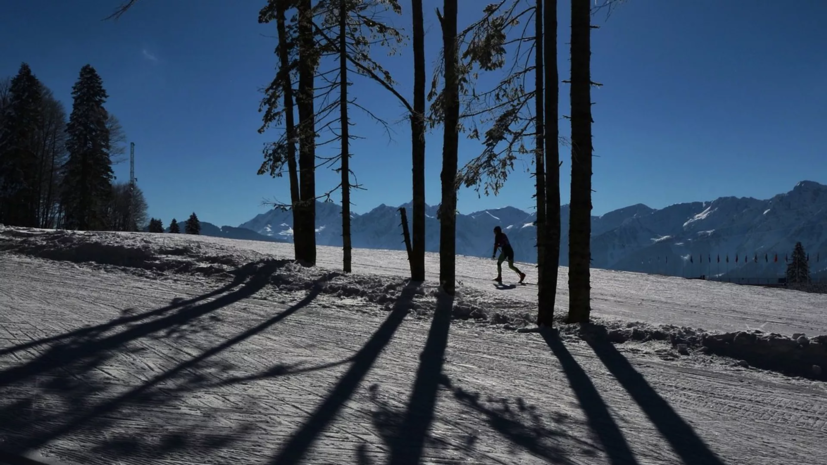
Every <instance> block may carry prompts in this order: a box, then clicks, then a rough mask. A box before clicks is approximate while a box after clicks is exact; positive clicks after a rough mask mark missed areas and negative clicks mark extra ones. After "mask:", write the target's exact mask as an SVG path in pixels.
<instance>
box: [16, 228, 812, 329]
mask: <svg viewBox="0 0 827 465" xmlns="http://www.w3.org/2000/svg"><path fill="white" fill-rule="evenodd" d="M21 237H23V239H21ZM21 240H23V241H27V243H29V245H28V247H29V248H31V249H32V250H34V251H35V252H36V253H40V252H42V250H50V249H53V248H60V247H66V246H67V245H76V244H77V243H83V242H84V241H86V242H89V241H95V242H100V243H105V244H108V245H110V247H111V249H112V251H111V252H107V253H112V254H117V253H118V250H119V248H124V247H130V248H135V249H138V248H153V249H156V250H157V249H161V248H162V249H168V250H175V251H180V250H187V249H193V250H194V252H196V253H197V254H199V255H204V256H207V255H212V256H217V257H218V258H220V259H223V258H224V257H225V256H233V257H234V258H235V261H236V262H238V261H243V262H250V261H255V260H258V259H261V258H262V257H270V258H276V259H286V260H289V259H292V258H293V245H292V244H275V243H268V242H259V241H237V240H229V239H223V238H216V237H206V236H189V235H183V234H131V233H80V234H72V233H62V232H58V233H54V232H51V231H44V230H32V231H31V232H24V231H20V230H15V229H7V230H6V231H5V232H4V231H3V230H2V229H0V246H2V243H3V241H6V242H8V243H14V242H15V241H21ZM317 260H318V265H319V267H322V268H325V269H327V270H341V266H342V250H341V249H340V248H335V247H317ZM516 265H517V266H518V267H519V268H520V269H522V270H523V272H525V273H526V274H528V278H527V280H528V281H529V282H531V283H536V280H537V274H536V273H537V271H536V267H535V266H534V265H532V264H528V263H517V264H516ZM353 271H354V276H364V275H366V274H369V275H380V276H386V277H389V278H390V277H394V278H401V277H405V276H409V273H410V268H409V265H408V260H407V256H406V254H405V252H401V251H388V250H372V249H353ZM426 272H427V275H426V277H427V279H428V281H429V282H431V283H435V282H436V281H437V279H438V276H439V256H438V255H437V254H432V253H428V254H426ZM495 275H496V261H494V260H487V259H482V258H475V257H465V256H458V257H457V280H458V281H459V285H460V288H462V287H465V288H469V289H475V290H478V291H479V292H481V293H483V296H491V300H494V299H496V301H497V302H496V304H494V303H493V302H488V304H489V305H488V307H490V310H491V311H496V310H497V307H506V308H509V309H514V310H519V311H520V312H528V313H530V314H532V315H533V314H535V313H536V302H537V286H536V285H528V286H516V288H514V289H496V288H494V286H493V285H492V283H493V281H492V280H491V279H492V277H493V276H495ZM591 275H592V292H591V296H592V301H591V302H592V309H593V310H592V315H593V316H595V317H598V318H606V319H615V320H618V321H623V322H629V321H641V322H645V323H650V324H655V325H664V324H668V325H676V326H687V327H693V328H702V329H704V330H707V331H721V332H725V331H745V330H756V329H758V330H762V331H764V332H776V333H780V334H784V335H787V336H790V335H792V334H794V333H804V334H807V335H808V336H812V335H820V334H827V295H825V294H808V293H804V292H797V291H789V290H786V289H777V288H765V287H760V286H741V285H736V284H728V283H720V282H713V281H702V280H689V279H684V278H678V277H665V276H657V275H647V274H640V273H627V272H621V271H610V270H601V269H592V270H591ZM517 280H518V277H517V275H516V274H515V273H511V272H510V271H509V270H507V269H506V270H504V272H503V281H504V283H505V284H506V285H508V284H509V283H511V284H516V282H517ZM556 300H557V305H556V306H557V312H558V314H564V313H565V312H566V311H567V307H568V268H566V267H561V268H560V273H559V277H558V282H557V299H556ZM480 304H486V302H485V298H484V297H483V300H481V301H480Z"/></svg>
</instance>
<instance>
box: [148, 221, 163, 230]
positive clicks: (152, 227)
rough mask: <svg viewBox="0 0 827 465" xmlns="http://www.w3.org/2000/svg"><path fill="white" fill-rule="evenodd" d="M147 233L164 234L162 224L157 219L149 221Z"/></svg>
mask: <svg viewBox="0 0 827 465" xmlns="http://www.w3.org/2000/svg"><path fill="white" fill-rule="evenodd" d="M149 232H151V233H162V232H164V223H163V222H162V221H161V220H160V219H158V218H151V219H150V220H149Z"/></svg>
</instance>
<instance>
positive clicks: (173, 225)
mask: <svg viewBox="0 0 827 465" xmlns="http://www.w3.org/2000/svg"><path fill="white" fill-rule="evenodd" d="M169 232H170V234H180V233H181V228H179V227H178V220H176V219H175V218H173V219H172V221H171V222H170V223H169Z"/></svg>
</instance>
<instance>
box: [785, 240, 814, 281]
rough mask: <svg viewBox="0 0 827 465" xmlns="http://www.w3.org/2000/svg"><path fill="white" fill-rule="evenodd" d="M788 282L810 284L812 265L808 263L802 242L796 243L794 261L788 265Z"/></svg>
mask: <svg viewBox="0 0 827 465" xmlns="http://www.w3.org/2000/svg"><path fill="white" fill-rule="evenodd" d="M787 282H788V283H795V284H800V283H809V282H810V264H809V263H808V262H807V254H806V253H805V252H804V246H802V245H801V242H796V243H795V248H794V249H793V257H792V261H791V262H790V263H789V264H787Z"/></svg>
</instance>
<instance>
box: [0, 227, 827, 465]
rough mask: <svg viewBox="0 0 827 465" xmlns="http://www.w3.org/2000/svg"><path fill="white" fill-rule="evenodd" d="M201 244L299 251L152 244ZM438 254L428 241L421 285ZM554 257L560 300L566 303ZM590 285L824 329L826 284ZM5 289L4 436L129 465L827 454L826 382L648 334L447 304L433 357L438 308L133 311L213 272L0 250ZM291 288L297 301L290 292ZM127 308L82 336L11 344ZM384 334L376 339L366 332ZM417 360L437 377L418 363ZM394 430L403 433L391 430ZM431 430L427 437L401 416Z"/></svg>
mask: <svg viewBox="0 0 827 465" xmlns="http://www.w3.org/2000/svg"><path fill="white" fill-rule="evenodd" d="M193 240H195V241H196V242H199V243H200V246H201V248H202V251H204V252H205V253H211V252H210V248H211V247H215V248H216V249H221V250H219V252H216V253H225V252H227V251H233V253H238V254H243V253H244V251H245V250H248V251H253V252H258V253H263V254H267V255H274V256H276V257H278V258H287V257H289V256H290V255H291V252H292V251H291V246H290V245H287V246H281V245H273V244H258V243H250V242H240V241H239V242H236V241H226V240H220V239H215V238H190V237H180V238H171V239H170V238H164V241H165V242H166V241H169V242H172V243H173V245H174V244H175V243H176V242H177V243H180V244H185V243H186V242H187V241H193ZM180 244H179V245H180ZM167 246H172V245H170V244H167ZM339 253H340V251H339V250H338V249H331V248H323V247H320V248H319V262H320V265H321V266H327V267H330V268H332V269H336V268H338V264H339V259H340V257H339ZM404 258H405V257H404V254H399V253H396V252H377V251H372V250H370V251H366V250H354V268H355V269H356V270H357V273H359V272H367V273H376V274H388V275H394V274H402V275H404V273H405V272H406V270H407V261H406V260H405V259H404ZM483 262H485V263H483ZM458 263H459V265H460V267H459V268H458V273H457V274H458V276H459V278H458V279H459V280H460V281H462V283H463V285H464V286H470V287H476V288H479V289H481V290H485V291H486V292H490V293H492V294H491V295H494V294H493V293H505V292H507V293H509V294H508V298H509V299H513V300H515V301H523V302H525V305H526V308H527V310H528V311H532V310H533V306H532V304H531V302H532V300H533V299H534V293H535V292H536V288H535V287H531V286H527V287H525V288H517V289H513V290H505V291H499V290H496V289H494V288H493V286H491V284H490V283H489V282H488V279H490V276H489V275H491V270H495V263H494V262H489V261H485V260H479V259H472V258H460V259H459V260H458ZM437 265H438V261H437V258H436V257H435V256H433V255H429V257H428V271H429V274H430V276H431V279H433V277H434V276H435V271H436V269H437ZM518 266H520V267H521V268H523V269H524V271H527V272H528V273H529V277H530V278H531V277H532V276H533V275H534V272H533V270H532V268H530V267H529V265H525V264H520V265H518ZM561 271H563V273H561V274H563V276H561V278H560V281H559V285H560V287H561V290H562V292H561V294H562V298H560V299H558V301H559V305H560V309H558V311H562V310H563V309H564V308H565V304H566V299H565V291H564V286H565V283H566V281H565V276H564V273H565V271H564V269H561ZM593 279H594V281H593V282H594V284H593V295H594V304H593V308H594V310H593V312H594V314H595V315H598V314H599V315H600V316H611V317H615V318H624V319H625V318H629V319H634V320H642V321H647V322H651V323H670V324H686V325H688V326H695V327H702V328H704V329H722V330H731V329H742V328H743V326H744V325H745V324H752V323H746V322H749V321H754V322H756V325H758V324H764V323H766V330H774V331H778V332H784V333H789V332H793V331H801V332H807V333H810V334H816V333H818V334H824V333H825V332H827V331H824V328H825V327H824V315H823V311H822V312H819V309H824V308H827V305H824V296H816V295H809V294H803V293H791V292H785V291H782V290H775V289H761V288H752V287H738V286H734V285H726V284H719V283H704V282H699V281H688V280H681V279H677V278H662V277H655V276H645V275H633V274H629V273H619V272H605V271H601V270H593ZM0 283H2V285H1V286H0V287H1V288H2V290H0V450H7V451H15V452H19V451H22V450H23V449H26V450H27V451H31V450H39V451H41V452H42V453H43V454H44V455H45V456H47V457H50V456H52V457H57V458H59V459H61V460H62V461H64V463H66V464H74V463H77V464H80V463H83V464H111V463H120V464H124V465H127V464H129V465H131V464H136V465H137V464H149V463H152V464H162V465H164V464H173V463H175V464H196V463H199V464H200V463H251V464H258V463H262V464H264V463H289V462H287V461H282V462H279V461H278V459H280V458H281V459H284V458H285V457H286V456H285V455H279V454H280V452H283V451H284V448H285V447H287V448H289V449H290V450H291V451H297V450H300V451H302V452H303V459H304V462H305V463H319V464H321V463H360V464H362V463H364V464H368V463H377V464H378V463H388V462H387V461H388V460H389V459H390V458H391V457H398V456H405V455H409V454H410V453H412V451H417V450H421V455H422V457H421V458H422V462H423V463H445V464H449V463H486V464H488V463H492V464H506V463H507V464H512V463H526V464H535V463H537V464H539V463H563V464H604V463H606V464H608V463H633V464H641V465H643V464H681V463H683V464H706V463H712V464H715V463H726V464H760V465H763V464H767V465H769V464H778V463H815V464H827V459H825V457H827V446H825V444H827V390H825V389H824V388H823V383H818V382H811V381H805V380H800V379H795V378H788V377H784V376H782V375H777V374H773V373H768V372H763V371H756V370H745V369H740V368H735V367H725V366H723V365H720V364H718V365H716V364H701V363H700V362H698V361H697V360H696V359H694V358H692V357H689V358H681V359H678V360H672V361H665V360H662V359H660V358H658V357H656V356H653V355H652V354H651V353H648V352H647V350H646V346H645V345H635V344H625V345H621V346H618V348H617V349H616V350H615V351H614V352H613V351H612V350H611V349H610V350H608V352H596V349H592V348H591V347H590V346H589V345H588V344H586V343H584V342H582V341H579V340H577V339H566V338H564V339H563V340H562V342H557V343H555V342H551V343H547V342H546V341H545V340H544V339H543V337H542V336H540V335H538V334H518V333H515V332H512V331H502V330H500V329H497V328H495V327H484V326H479V325H476V324H474V323H472V322H463V321H460V320H455V321H452V322H450V332H449V333H445V336H442V337H447V345H446V347H445V353H444V355H443V356H440V357H438V358H430V355H433V354H434V353H435V352H434V348H435V347H436V348H437V349H438V348H439V346H440V344H439V341H440V339H439V338H440V336H439V334H441V333H440V332H439V331H433V330H432V327H436V326H437V320H434V319H430V318H418V317H415V316H414V315H413V314H411V315H408V316H404V315H405V314H406V312H404V313H401V314H399V313H398V312H384V311H378V310H377V311H370V309H365V311H347V310H343V309H342V308H338V307H336V305H335V304H336V302H335V301H334V300H335V299H333V298H331V297H330V296H323V295H320V296H317V297H315V299H310V297H312V295H309V294H310V292H311V291H310V290H308V291H307V292H304V293H301V294H300V295H296V294H290V295H287V294H280V293H279V291H278V289H274V288H272V287H271V286H264V287H262V288H261V289H255V288H251V287H250V286H253V281H252V280H250V281H247V282H246V283H242V284H238V285H236V286H233V287H231V288H228V289H226V290H225V291H223V292H220V293H216V294H215V295H213V296H211V297H208V298H205V299H203V300H198V301H196V302H194V303H193V304H192V305H189V306H182V307H177V308H173V309H169V310H168V311H166V312H163V313H160V314H156V315H154V316H151V317H146V318H140V317H141V315H142V314H143V313H145V312H149V311H152V310H155V309H160V308H164V307H167V306H169V305H170V304H171V302H180V301H179V300H174V299H183V300H184V301H186V300H189V299H196V298H198V297H199V296H203V295H205V294H207V293H209V292H213V291H215V290H216V289H219V288H222V287H223V286H226V285H227V282H226V281H225V280H223V279H218V278H204V277H198V276H191V275H175V276H172V277H170V276H164V277H160V278H154V279H150V278H147V277H141V276H135V275H132V274H130V273H128V272H125V271H118V270H110V271H107V272H105V271H103V270H100V269H93V268H90V267H87V266H84V265H80V266H77V265H74V264H71V263H67V262H53V261H47V260H41V259H33V258H27V257H20V256H17V255H10V254H4V253H0ZM248 289H249V290H250V293H249V295H247V293H245V290H248ZM647 289H648V290H647ZM643 290H647V292H645V293H644V292H641V291H643ZM252 291H254V292H252ZM308 295H309V296H308ZM235 296H243V298H240V299H238V300H235ZM791 296H794V297H791ZM302 299H305V300H310V302H309V304H308V305H306V306H303V307H301V308H297V309H296V308H293V307H291V306H294V305H296V304H297V303H298V302H299V301H301V300H302ZM787 312H789V313H788V314H787ZM129 316H134V317H135V319H133V320H131V321H129V322H127V323H124V324H119V325H113V326H112V327H108V328H106V329H105V330H104V331H103V332H101V333H100V334H96V335H94V336H90V335H88V334H87V337H85V338H84V337H74V338H64V339H58V340H57V341H55V342H52V343H50V344H45V345H36V346H33V347H30V348H26V349H23V350H16V349H14V347H15V346H17V345H19V344H25V343H30V342H32V341H36V340H37V339H40V338H44V337H53V336H60V335H61V334H66V333H68V332H71V331H77V330H82V329H83V328H84V327H89V326H94V325H102V324H106V323H107V322H111V321H112V320H115V319H117V318H122V317H129ZM403 316H404V319H399V318H402V317H403ZM782 317H784V318H783V319H784V320H787V318H789V321H784V322H783V323H780V322H779V321H781V320H782ZM165 318H169V319H171V320H170V324H166V323H165V321H166V320H164V319H165ZM759 322H760V323H759ZM172 323H174V324H172ZM395 324H398V325H399V327H398V328H397V329H396V330H395V331H393V332H392V334H388V332H387V331H384V330H385V329H387V328H392V327H393V325H395ZM262 325H266V327H264V328H263V329H261V331H260V332H255V331H254V330H253V329H254V328H256V327H261V326H262ZM171 329H174V330H171ZM245 332H247V333H246V334H245ZM383 337H384V338H386V339H387V338H389V342H388V343H387V345H384V346H383V345H382V344H381V343H377V342H376V341H378V340H381V339H382V338H383ZM233 338H235V339H233ZM70 341H71V342H72V344H69V345H60V344H61V343H64V344H65V343H67V342H70ZM228 341H234V343H233V344H231V345H229V344H228ZM429 341H430V342H429ZM222 344H224V345H225V346H226V347H225V346H222ZM366 344H367V345H368V347H370V348H372V349H371V350H367V351H366V350H362V348H363V347H365V346H366ZM50 347H58V348H59V349H58V350H53V351H50V350H49V348H50ZM99 347H105V350H103V349H99ZM641 348H643V350H641ZM219 349H221V350H219ZM373 349H376V351H374V350H373ZM360 350H361V352H360ZM210 351H212V352H210ZM617 351H619V352H617ZM436 353H439V351H438V350H437V352H436ZM598 353H599V354H600V355H598ZM205 354H207V355H210V356H208V357H207V356H205ZM420 354H421V356H420ZM429 354H430V355H429ZM627 360H628V361H627ZM194 361H197V362H198V363H195V362H194ZM368 365H369V366H368ZM423 367H427V368H430V369H435V370H438V371H435V372H430V374H425V375H422V376H420V373H418V370H422V369H424V368H423ZM439 372H441V374H442V375H441V376H438V375H437V373H439ZM638 374H639V375H638ZM331 393H336V394H338V397H337V396H332V395H331ZM412 396H415V400H417V405H418V406H420V407H421V406H424V405H428V402H429V399H430V400H433V402H434V405H435V407H434V413H433V418H432V421H431V422H430V423H427V421H426V420H425V419H426V418H427V417H428V414H429V411H430V410H429V409H428V408H418V409H415V411H414V412H413V413H410V412H408V410H407V409H408V406H409V405H408V404H409V402H411V400H412ZM423 401H424V403H422V402H423ZM322 407H324V408H322ZM330 412H333V413H335V415H333V418H329V416H330V415H331V413H330ZM423 422H424V423H423ZM400 425H407V426H408V427H410V428H411V429H410V430H408V431H407V432H406V434H404V435H401V436H399V435H397V433H396V431H398V428H399V427H400ZM423 425H425V426H424V427H426V433H425V435H424V436H419V435H417V434H414V433H411V432H410V431H420V430H421V428H423ZM298 432H302V434H298V436H296V434H297V433H298ZM307 437H310V438H312V439H313V441H312V442H311V443H306V442H304V441H303V439H304V438H307ZM397 437H401V438H402V439H401V440H400V439H396V438H397ZM297 438H298V439H297ZM396 454H399V455H396ZM716 457H717V458H716ZM819 457H821V458H819ZM718 459H720V462H718V461H717V460H718Z"/></svg>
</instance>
